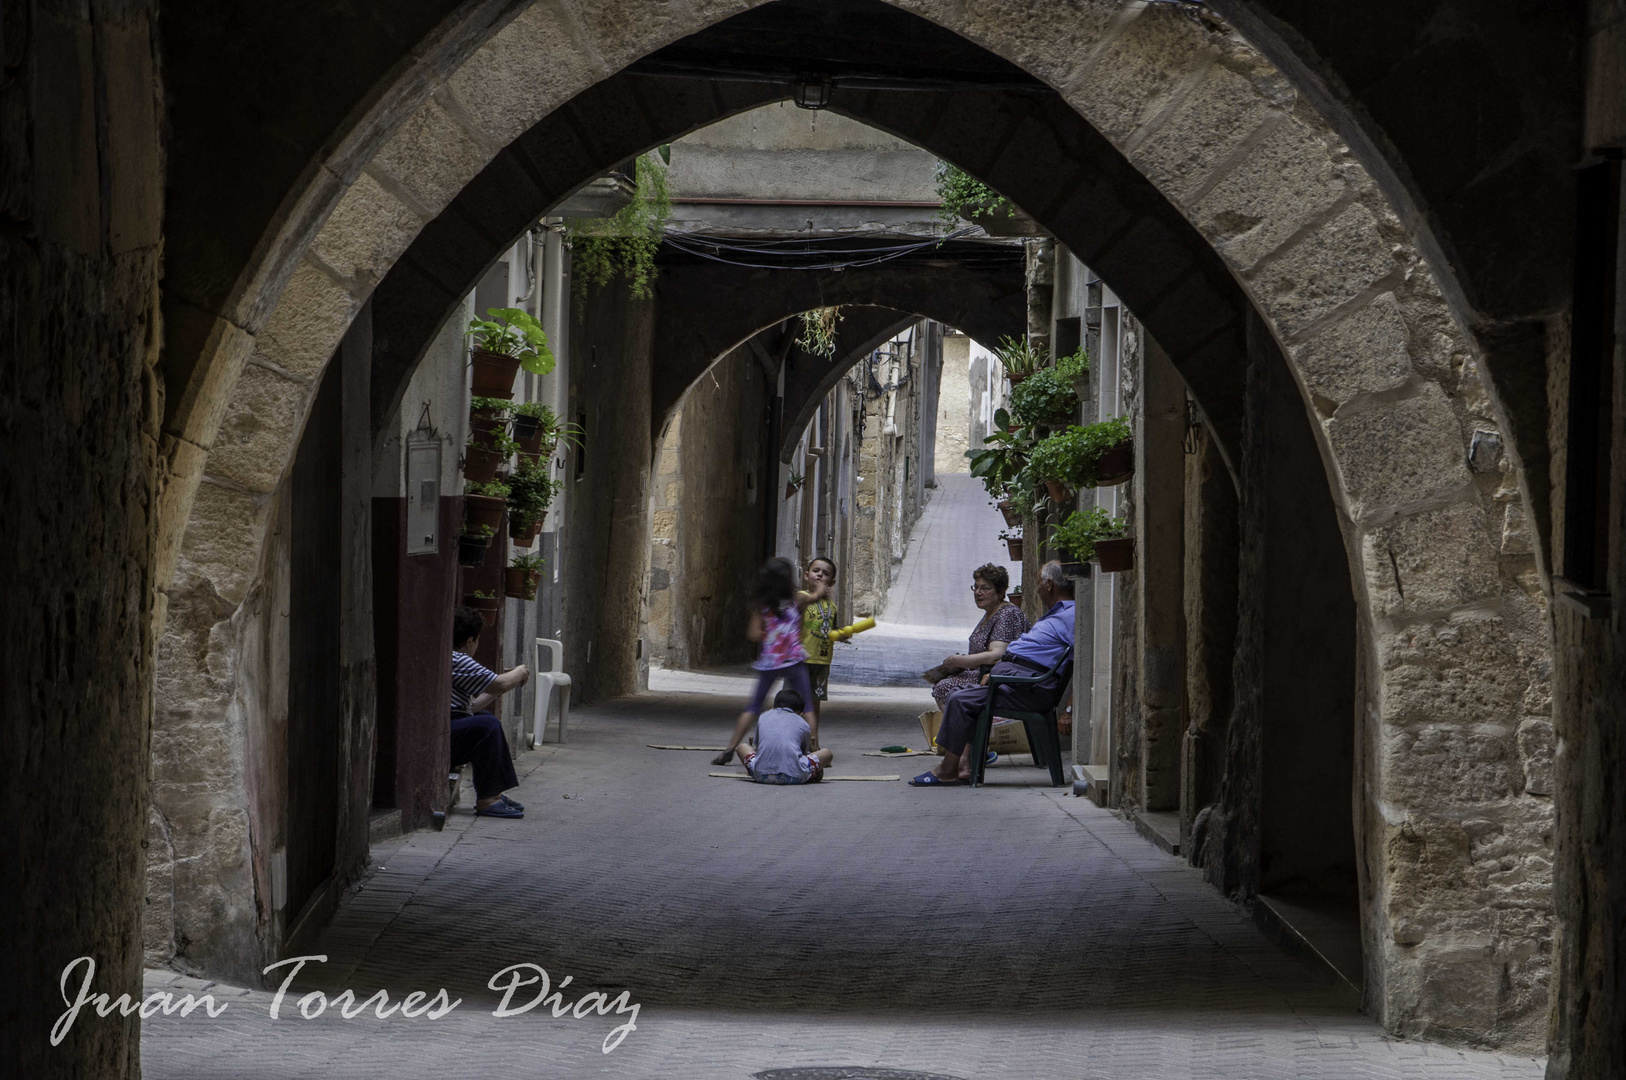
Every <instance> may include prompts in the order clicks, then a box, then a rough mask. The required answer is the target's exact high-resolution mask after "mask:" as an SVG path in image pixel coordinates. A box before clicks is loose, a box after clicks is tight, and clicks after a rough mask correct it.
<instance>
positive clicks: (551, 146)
mask: <svg viewBox="0 0 1626 1080" xmlns="http://www.w3.org/2000/svg"><path fill="white" fill-rule="evenodd" d="M826 8H828V10H826ZM900 40H908V41H910V42H911V45H912V47H911V48H910V49H907V50H903V49H897V48H895V47H894V43H896V42H897V41H900ZM793 62H795V63H796V64H799V65H800V67H799V70H803V71H805V70H806V69H807V67H808V66H814V67H817V68H819V69H821V70H826V71H829V72H831V73H833V74H835V75H836V76H837V81H836V83H835V86H834V88H833V90H832V93H831V97H830V108H831V109H832V110H834V111H836V112H839V113H841V114H843V115H845V116H848V117H850V118H852V119H854V120H857V121H859V122H861V123H865V124H869V125H871V126H873V127H876V128H879V129H881V130H883V131H887V132H889V133H891V134H894V135H896V136H898V137H900V138H903V139H906V140H908V141H910V142H912V143H914V144H916V145H918V146H921V147H923V148H924V149H926V150H929V151H931V152H932V153H934V154H936V155H937V156H939V157H942V158H944V159H946V160H949V161H953V162H955V163H956V164H958V165H960V166H961V167H962V168H964V169H965V170H966V171H967V172H970V173H972V174H973V175H975V176H978V177H980V178H981V179H983V180H984V181H986V182H987V183H989V184H991V185H992V186H993V187H995V188H996V189H997V190H999V191H1000V192H1002V193H1003V194H1005V195H1006V196H1007V197H1008V198H1010V199H1011V200H1012V201H1013V202H1015V203H1016V204H1017V205H1019V206H1021V207H1022V208H1023V209H1025V210H1027V211H1028V212H1029V213H1031V214H1033V215H1034V216H1035V217H1036V218H1038V219H1039V220H1040V221H1042V222H1044V223H1045V224H1046V225H1047V226H1048V227H1049V228H1050V230H1051V231H1052V233H1053V234H1054V235H1055V236H1056V237H1057V239H1059V240H1061V241H1062V242H1063V243H1065V244H1067V245H1068V247H1070V248H1071V249H1072V250H1073V252H1074V253H1075V254H1076V255H1078V257H1079V258H1080V259H1081V260H1083V261H1084V262H1085V263H1086V264H1087V265H1089V266H1090V267H1091V268H1092V269H1093V270H1095V271H1096V272H1097V273H1099V274H1100V275H1101V277H1102V278H1103V279H1104V280H1105V281H1106V282H1107V284H1108V285H1109V286H1110V287H1111V288H1112V289H1113V291H1114V292H1115V293H1117V294H1118V296H1119V297H1121V298H1122V299H1123V301H1124V302H1125V303H1126V304H1128V305H1129V306H1130V307H1131V308H1132V309H1133V310H1134V311H1135V312H1136V314H1137V316H1139V317H1140V318H1141V319H1142V321H1143V322H1144V323H1145V325H1146V326H1147V329H1148V331H1149V332H1150V333H1151V335H1152V336H1153V337H1154V338H1155V339H1156V340H1157V341H1158V343H1159V344H1160V345H1161V346H1162V347H1163V349H1164V350H1165V351H1166V352H1167V353H1168V354H1169V356H1170V358H1171V359H1172V360H1173V362H1174V364H1175V366H1176V367H1177V368H1178V369H1179V370H1180V372H1181V373H1182V375H1183V376H1184V377H1185V379H1186V382H1187V383H1188V385H1189V386H1190V387H1191V389H1192V392H1193V394H1194V396H1195V397H1196V398H1197V400H1198V402H1199V405H1200V406H1201V407H1202V409H1203V410H1204V413H1205V414H1206V416H1207V418H1208V420H1209V422H1210V424H1211V425H1212V426H1213V428H1214V430H1215V432H1216V434H1217V436H1218V438H1219V440H1220V443H1221V445H1222V447H1223V448H1224V449H1225V451H1226V453H1227V456H1234V452H1235V446H1236V441H1237V438H1238V433H1239V431H1240V426H1241V410H1242V397H1241V389H1242V374H1241V373H1242V371H1243V369H1244V364H1245V355H1246V350H1245V343H1244V333H1243V327H1244V323H1245V320H1244V317H1243V316H1244V313H1245V312H1246V310H1247V300H1246V298H1245V296H1244V295H1243V293H1242V290H1241V289H1240V287H1239V286H1238V285H1237V283H1236V281H1235V280H1234V279H1233V277H1232V275H1231V273H1230V271H1229V269H1228V268H1227V267H1226V266H1225V265H1224V264H1223V263H1222V262H1221V260H1220V259H1219V257H1218V256H1217V255H1216V254H1215V253H1214V251H1213V249H1212V248H1211V247H1210V245H1209V244H1208V242H1207V241H1206V240H1205V239H1204V238H1203V237H1202V236H1201V235H1200V234H1199V233H1198V232H1197V231H1196V230H1195V229H1194V228H1193V227H1192V226H1191V225H1190V223H1188V222H1187V220H1186V219H1185V217H1184V216H1183V215H1182V214H1181V213H1180V211H1179V210H1178V209H1176V208H1175V207H1174V206H1173V204H1171V203H1170V202H1169V201H1168V200H1167V199H1166V198H1165V197H1164V196H1163V195H1162V194H1161V193H1160V192H1159V191H1158V190H1157V189H1156V188H1155V187H1154V186H1153V185H1152V184H1151V183H1150V182H1149V181H1148V180H1147V179H1146V178H1145V177H1144V176H1142V175H1141V173H1140V172H1139V171H1137V170H1136V169H1135V168H1134V166H1132V165H1131V164H1130V163H1129V162H1128V161H1127V160H1126V159H1125V158H1124V157H1123V156H1122V154H1120V153H1119V152H1118V150H1117V149H1116V148H1115V147H1113V145H1112V144H1111V143H1110V142H1108V141H1107V140H1106V139H1105V138H1104V137H1102V136H1101V135H1100V134H1099V133H1098V132H1096V131H1095V130H1094V128H1092V127H1091V126H1090V125H1089V124H1088V123H1086V122H1085V121H1084V120H1083V118H1081V117H1080V116H1079V115H1078V114H1077V112H1075V111H1074V110H1073V109H1072V108H1071V107H1069V106H1068V105H1067V104H1066V103H1065V102H1064V101H1062V99H1061V98H1060V97H1059V96H1058V95H1057V94H1055V93H1054V92H1053V91H1051V90H1050V89H1049V88H1047V87H1045V86H1044V85H1043V84H1041V83H1039V82H1038V81H1037V80H1035V79H1033V78H1032V77H1031V76H1028V75H1027V74H1025V73H1024V72H1022V71H1021V70H1020V69H1018V68H1016V67H1015V66H1013V65H1011V64H1009V63H1008V62H1006V61H1004V60H1002V59H1000V58H998V57H996V56H994V55H992V54H990V53H988V52H987V51H985V50H983V49H981V48H979V47H977V46H976V45H974V44H972V43H971V42H968V41H966V40H965V39H963V38H960V37H959V36H957V35H955V34H952V33H949V32H948V31H945V30H942V29H941V28H938V27H936V26H933V25H932V24H930V23H927V22H925V21H924V20H921V19H919V18H917V17H915V16H912V15H909V14H908V13H905V12H902V11H899V10H897V9H896V8H892V7H889V6H887V5H885V4H881V3H843V4H840V5H821V6H818V7H817V8H814V7H809V6H808V5H795V4H773V5H767V6H765V7H763V8H758V9H755V10H753V11H750V12H746V13H745V14H742V15H739V16H736V17H734V18H732V19H729V20H726V21H724V22H722V23H719V24H717V25H716V26H713V27H711V28H709V29H707V30H705V31H703V32H701V33H699V34H695V35H693V36H691V37H688V38H685V39H683V40H681V41H679V42H677V43H675V44H673V45H671V46H669V47H667V48H665V49H662V50H660V51H658V52H656V53H654V54H652V55H651V56H649V57H646V58H645V59H643V60H641V61H639V62H637V63H635V64H633V65H632V66H631V67H629V68H627V69H626V70H624V71H622V72H621V73H620V74H618V75H615V76H613V77H611V78H609V79H606V80H604V81H602V82H600V83H598V84H597V85H595V86H593V87H592V88H591V89H589V90H587V91H585V92H584V93H582V94H579V95H577V96H576V97H575V98H573V99H572V100H571V101H570V102H568V103H567V104H566V105H564V106H563V107H562V108H560V109H557V110H555V111H554V112H553V113H551V114H550V115H549V116H548V117H546V118H545V119H544V120H542V121H541V122H540V123H538V124H536V125H535V126H534V127H532V128H531V129H530V130H529V131H527V132H526V133H525V134H524V135H522V136H521V137H519V138H518V139H516V140H515V141H514V142H513V143H511V144H510V145H509V146H507V147H506V148H504V149H503V150H502V151H501V152H499V153H498V154H497V155H496V157H495V158H494V159H492V161H491V162H490V164H489V165H488V166H487V167H486V168H485V169H484V170H483V171H481V172H480V174H479V175H478V176H477V177H476V178H475V179H474V180H473V181H472V182H470V183H469V184H468V185H467V186H466V187H465V188H464V189H463V191H462V192H461V193H460V194H459V196H458V197H457V198H456V199H454V200H453V201H452V203H451V204H450V205H448V206H447V207H446V209H445V210H443V211H442V212H441V213H440V215H439V216H437V217H436V218H435V219H434V220H433V221H432V222H430V223H429V225H428V226H426V227H425V228H424V229H423V230H422V231H421V232H420V233H419V235H418V237H417V238H416V240H415V241H414V242H413V243H412V245H411V246H410V248H409V249H408V251H407V252H406V254H405V255H404V256H403V257H402V258H401V259H400V260H399V261H398V262H397V263H396V265H395V266H394V268H393V269H391V271H390V272H389V273H388V274H387V275H386V276H385V278H384V279H383V280H382V281H381V282H380V284H379V286H378V288H377V290H376V292H375V293H374V326H375V327H376V328H377V332H378V335H379V341H378V354H377V358H376V361H375V372H374V379H373V388H374V389H373V394H374V398H373V404H374V423H375V425H380V424H381V423H382V422H383V421H384V420H385V419H386V418H387V417H388V415H389V414H390V413H391V412H392V411H393V409H394V408H395V407H396V404H397V402H398V399H399V395H400V393H401V391H402V389H403V387H404V385H405V382H406V379H407V377H408V376H409V374H410V372H411V370H412V368H413V367H414V366H415V365H416V363H417V361H418V359H419V358H420V357H421V356H422V355H423V354H424V352H425V351H426V350H427V348H428V345H429V343H430V341H431V340H432V338H433V337H434V335H435V333H436V332H437V330H438V329H439V327H440V326H441V325H442V323H443V322H444V321H445V319H446V318H447V316H448V315H450V314H451V312H452V311H453V310H454V308H455V307H456V306H457V304H458V303H459V302H460V301H461V298H462V297H463V296H464V295H466V294H467V293H468V291H469V290H470V289H472V288H473V286H474V284H475V283H476V282H477V281H478V280H479V278H480V276H481V275H482V274H483V273H484V272H485V270H486V269H487V268H488V267H489V266H490V265H491V264H492V263H493V262H494V261H495V260H496V259H497V258H498V257H499V256H500V255H501V253H502V252H503V251H505V250H506V249H507V248H508V247H509V246H510V245H511V244H512V243H513V242H514V240H515V239H516V238H517V237H518V236H519V235H520V234H521V233H523V232H524V230H525V229H526V228H528V227H529V226H530V225H531V224H533V223H534V222H535V221H536V220H537V218H538V217H540V216H541V215H542V214H544V213H545V212H546V211H547V210H548V209H549V208H550V207H552V206H554V205H556V204H557V203H559V202H560V201H561V200H563V199H564V198H566V197H567V196H569V195H570V194H571V193H572V192H574V191H575V190H577V189H578V188H580V187H581V186H582V185H583V184H585V183H586V182H587V181H589V180H590V179H592V178H593V177H595V176H597V175H600V174H602V173H604V172H605V171H607V170H609V169H610V168H612V167H613V166H615V165H616V164H617V163H619V162H622V161H625V160H626V159H627V158H628V157H630V156H632V155H633V154H636V153H639V152H641V151H644V150H646V149H648V148H650V147H653V146H656V145H659V144H661V143H664V142H669V141H671V140H672V139H674V138H677V137H678V136H681V135H683V134H685V133H686V132H689V131H693V130H695V129H697V128H700V127H703V126H705V125H707V124H710V123H714V122H716V121H717V120H720V119H723V118H724V117H726V116H729V115H732V114H734V113H737V112H740V111H743V110H745V109H749V108H753V107H755V106H758V105H762V104H766V103H769V102H773V101H777V100H782V99H784V98H785V97H786V96H788V95H789V94H790V92H791V89H792V80H793V79H794V78H795V76H794V75H791V74H789V72H791V71H792V70H793V68H792V63H793ZM867 302H869V303H877V304H885V305H887V306H892V307H898V308H902V309H906V310H920V308H919V307H918V306H916V305H913V304H910V303H908V302H906V301H905V300H902V299H898V298H887V297H883V296H876V297H873V298H870V299H869V300H868V301H867ZM808 306H815V305H813V304H809V305H808ZM768 321H770V320H764V321H763V322H759V323H758V324H757V325H758V326H761V325H765V324H766V322H768ZM945 321H952V320H945ZM963 328H965V329H967V330H968V332H971V328H970V327H963ZM749 333H750V331H749V330H748V331H747V333H746V334H744V335H742V336H741V337H740V338H735V339H734V341H733V342H731V343H728V345H726V346H725V348H726V347H731V345H732V344H737V343H738V341H739V340H742V339H743V337H745V336H749ZM720 351H723V350H719V352H720ZM715 356H716V354H713V356H712V359H715ZM708 362H709V361H708ZM702 370H703V366H702ZM696 374H698V372H696ZM691 381H692V379H691ZM684 385H687V384H686V383H685V384H684ZM678 393H681V390H679V391H678ZM675 399H676V397H675V395H673V396H672V397H671V400H674V401H675ZM657 415H659V414H657Z"/></svg>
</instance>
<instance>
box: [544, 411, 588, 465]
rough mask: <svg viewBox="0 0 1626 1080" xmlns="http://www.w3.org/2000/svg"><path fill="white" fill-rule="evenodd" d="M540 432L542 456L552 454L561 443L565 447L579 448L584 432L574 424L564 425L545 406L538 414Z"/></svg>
mask: <svg viewBox="0 0 1626 1080" xmlns="http://www.w3.org/2000/svg"><path fill="white" fill-rule="evenodd" d="M539 420H540V424H539V427H540V430H541V432H542V444H541V445H542V452H543V455H544V456H547V455H548V454H552V453H553V451H554V448H556V447H557V446H559V444H561V443H563V444H564V445H566V446H580V445H581V444H582V435H583V434H584V432H583V431H582V429H581V428H580V427H579V426H577V425H575V424H566V423H563V422H561V421H560V419H559V417H558V416H557V415H556V414H555V413H554V411H553V410H552V409H550V408H548V407H547V406H546V405H544V406H542V411H541V413H540V414H539Z"/></svg>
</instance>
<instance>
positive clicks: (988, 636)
mask: <svg viewBox="0 0 1626 1080" xmlns="http://www.w3.org/2000/svg"><path fill="white" fill-rule="evenodd" d="M1010 583H1011V578H1010V575H1009V574H1007V573H1006V572H1005V568H1004V567H1003V566H999V565H996V564H994V563H986V564H984V565H982V566H979V567H977V569H975V570H973V571H972V572H971V595H972V596H973V597H974V598H975V599H976V603H977V607H979V608H981V609H982V621H981V622H979V623H978V624H977V627H976V629H974V630H972V631H971V640H970V641H969V642H968V643H967V647H966V651H965V652H964V653H962V654H960V655H958V656H949V657H945V658H944V660H943V667H944V669H946V670H948V671H950V672H953V673H954V674H951V675H949V676H947V677H945V678H942V679H939V680H938V681H937V683H936V685H934V686H933V687H932V698H933V700H935V701H936V702H937V708H938V711H939V712H946V711H947V710H948V700H949V695H951V694H953V693H954V692H955V691H957V690H969V689H971V688H972V687H974V686H976V685H978V684H979V683H980V682H981V681H982V673H981V672H980V671H979V670H978V669H979V668H981V667H982V666H983V665H985V664H986V665H990V666H991V665H993V664H997V663H999V662H1000V661H1001V660H1003V659H1004V658H1005V646H1007V645H1009V644H1010V643H1011V642H1013V641H1015V640H1016V639H1017V638H1019V637H1021V636H1022V635H1023V634H1025V633H1027V629H1028V620H1027V616H1025V615H1023V614H1022V609H1021V608H1019V607H1017V606H1016V605H1015V604H1013V603H1011V602H1010V601H1008V600H1006V599H1005V591H1006V589H1007V588H1009V586H1010ZM969 770H970V762H969V761H967V762H966V763H965V764H964V767H963V768H962V770H961V771H962V772H963V773H965V774H966V775H967V776H969V775H970V773H969Z"/></svg>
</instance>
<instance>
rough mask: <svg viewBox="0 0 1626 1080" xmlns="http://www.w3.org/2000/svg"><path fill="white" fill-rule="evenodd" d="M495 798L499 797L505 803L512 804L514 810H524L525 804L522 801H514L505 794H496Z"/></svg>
mask: <svg viewBox="0 0 1626 1080" xmlns="http://www.w3.org/2000/svg"><path fill="white" fill-rule="evenodd" d="M497 798H499V799H501V800H502V801H503V802H505V803H507V804H508V805H509V806H512V807H513V808H514V809H515V810H524V809H525V804H524V803H522V802H515V801H514V800H513V799H510V798H509V797H508V796H506V795H498V796H497Z"/></svg>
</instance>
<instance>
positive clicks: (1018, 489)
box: [1005, 469, 1039, 521]
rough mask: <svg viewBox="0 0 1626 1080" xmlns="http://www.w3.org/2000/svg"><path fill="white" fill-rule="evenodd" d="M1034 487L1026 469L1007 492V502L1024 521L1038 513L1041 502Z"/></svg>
mask: <svg viewBox="0 0 1626 1080" xmlns="http://www.w3.org/2000/svg"><path fill="white" fill-rule="evenodd" d="M1033 486H1034V485H1033V481H1032V480H1031V479H1029V477H1028V473H1027V471H1026V470H1025V469H1024V470H1022V471H1021V472H1018V473H1017V474H1016V480H1015V481H1014V482H1013V483H1012V484H1011V486H1010V487H1009V488H1007V489H1006V492H1005V499H1006V501H1007V502H1009V503H1010V504H1011V509H1012V510H1014V511H1016V513H1018V514H1020V515H1021V517H1022V520H1023V521H1026V520H1027V519H1029V518H1031V517H1033V516H1034V515H1035V514H1036V513H1037V512H1038V506H1039V501H1038V499H1037V498H1036V497H1035V496H1034V493H1033Z"/></svg>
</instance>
